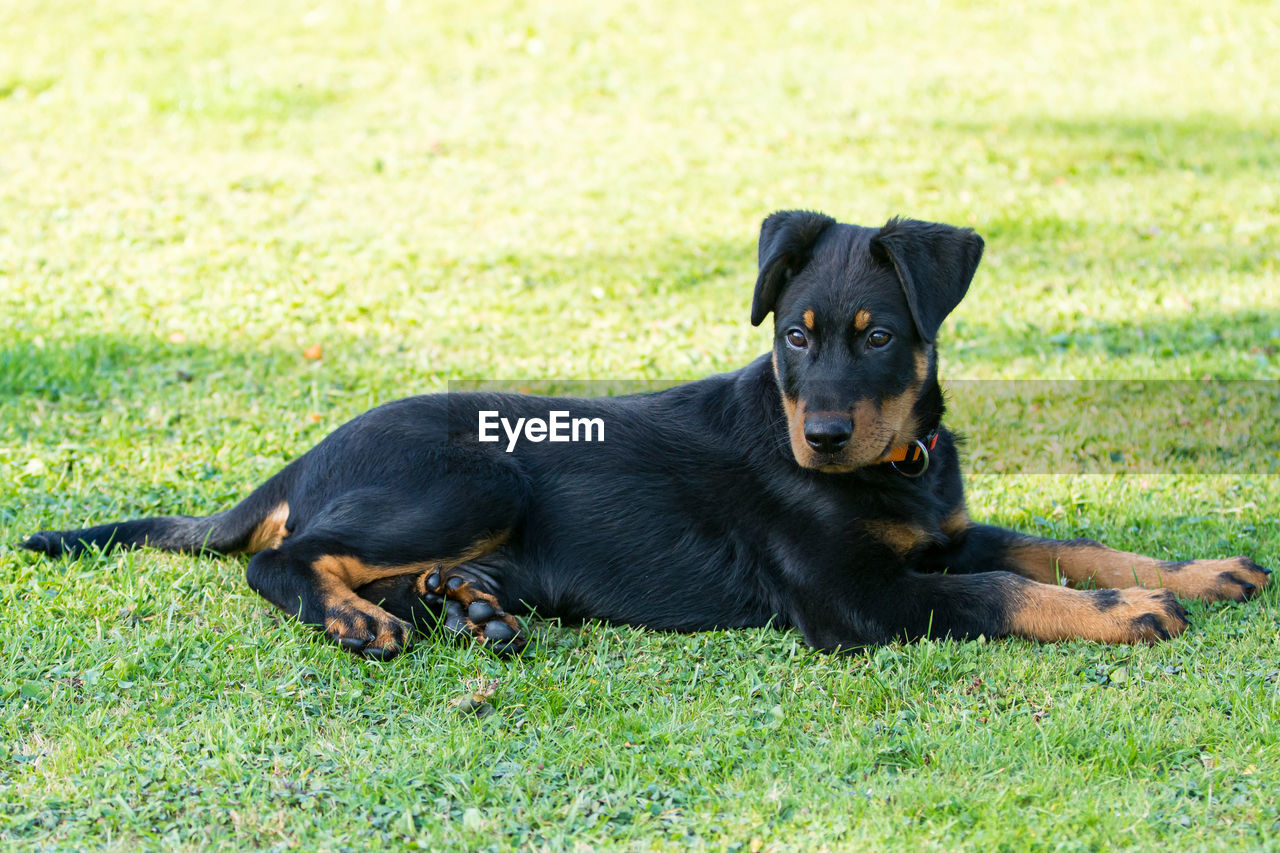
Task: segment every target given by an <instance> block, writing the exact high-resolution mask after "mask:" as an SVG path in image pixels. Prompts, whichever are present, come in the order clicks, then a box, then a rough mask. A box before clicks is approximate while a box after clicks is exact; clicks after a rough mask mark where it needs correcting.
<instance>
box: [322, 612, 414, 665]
mask: <svg viewBox="0 0 1280 853" xmlns="http://www.w3.org/2000/svg"><path fill="white" fill-rule="evenodd" d="M324 633H325V636H326V637H328V638H329V639H330V640H332V641H334V642H335V643H337V644H338V645H340V646H342V648H344V649H346V650H347V651H349V652H351V653H352V654H355V655H358V656H360V657H366V658H372V659H374V660H391V658H393V657H395V656H396V655H398V654H400V653H401V652H403V651H404V650H405V649H407V648H408V647H409V643H410V640H411V638H412V637H413V626H412V625H410V624H409V623H408V622H405V621H403V620H402V619H397V618H396V617H394V616H392V615H391V614H390V613H388V612H387V611H385V610H383V609H382V608H381V607H378V606H376V605H373V604H369V603H368V602H364V601H360V600H352V601H346V602H343V603H341V604H335V605H333V606H330V607H329V608H327V609H326V610H325V614H324Z"/></svg>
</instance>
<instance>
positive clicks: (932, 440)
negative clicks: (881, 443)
mask: <svg viewBox="0 0 1280 853" xmlns="http://www.w3.org/2000/svg"><path fill="white" fill-rule="evenodd" d="M937 446H938V431H937V430H936V429H935V430H934V431H933V432H931V433H929V434H928V435H926V436H925V437H924V438H923V439H922V440H920V441H913V442H911V443H910V444H903V445H900V446H898V447H895V448H894V449H893V450H891V451H889V454H888V455H887V456H885V457H884V458H882V459H881V460H880V461H881V462H910V463H913V464H914V463H916V462H919V461H921V460H922V459H925V460H927V459H928V458H929V451H930V450H933V449H934V448H935V447H937ZM925 464H926V465H927V464H928V463H927V462H926V463H925ZM895 467H896V466H895ZM920 473H924V471H923V469H922V470H921V472H920Z"/></svg>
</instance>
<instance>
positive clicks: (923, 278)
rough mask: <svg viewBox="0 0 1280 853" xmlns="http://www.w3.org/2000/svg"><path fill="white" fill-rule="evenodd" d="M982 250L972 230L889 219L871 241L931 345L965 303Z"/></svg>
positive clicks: (980, 239)
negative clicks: (893, 272)
mask: <svg viewBox="0 0 1280 853" xmlns="http://www.w3.org/2000/svg"><path fill="white" fill-rule="evenodd" d="M982 247H983V243H982V238H981V237H979V236H978V235H977V234H975V233H974V232H973V229H971V228H956V227H954V226H952V225H942V224H939V223H936V222H920V221H919V220H916V219H898V218H894V219H890V220H889V221H888V222H887V223H886V224H885V226H884V227H883V228H881V229H880V231H879V232H877V233H876V235H875V236H874V237H872V238H871V255H872V257H874V258H876V259H877V260H879V261H880V262H881V263H887V264H890V265H892V266H893V269H894V271H895V272H897V274H898V281H900V282H901V283H902V290H903V292H904V293H906V295H907V306H908V307H909V308H910V309H911V319H913V320H915V323H916V330H917V331H918V332H919V333H920V337H921V338H923V339H924V340H925V341H926V342H928V343H932V342H933V338H934V336H935V335H936V334H937V333H938V327H939V326H941V325H942V321H943V320H945V319H946V317H947V315H948V314H950V313H951V312H952V311H953V310H954V309H955V307H956V306H957V305H959V304H960V300H961V299H964V295H965V293H966V292H967V291H968V290H969V282H971V281H973V274H974V273H975V272H976V271H977V269H978V261H980V260H982Z"/></svg>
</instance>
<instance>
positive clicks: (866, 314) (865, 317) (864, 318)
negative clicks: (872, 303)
mask: <svg viewBox="0 0 1280 853" xmlns="http://www.w3.org/2000/svg"><path fill="white" fill-rule="evenodd" d="M870 325H871V312H870V311H868V310H867V309H866V308H863V309H862V310H860V311H859V312H858V313H857V314H855V315H853V328H855V329H857V330H858V331H859V332H865V331H866V330H867V327H868V326H870Z"/></svg>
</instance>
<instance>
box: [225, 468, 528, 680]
mask: <svg viewBox="0 0 1280 853" xmlns="http://www.w3.org/2000/svg"><path fill="white" fill-rule="evenodd" d="M508 479H511V478H501V480H499V479H493V480H491V479H487V478H484V477H478V476H474V472H473V474H472V476H450V475H448V474H446V475H443V476H441V477H439V478H438V479H436V480H434V481H433V482H431V483H430V484H427V485H425V486H423V487H420V488H418V489H417V490H415V491H412V492H410V491H405V490H403V489H402V488H398V487H397V488H392V487H376V488H375V487H370V488H363V489H356V490H353V491H349V492H347V493H345V494H343V495H341V496H340V497H338V498H335V499H334V500H333V501H331V502H330V503H329V504H328V505H327V506H325V507H323V508H322V509H321V510H320V511H319V512H317V513H315V514H314V515H313V516H311V517H309V518H306V519H305V520H303V521H302V522H300V524H299V527H298V528H297V529H296V530H294V531H293V532H292V534H291V535H290V536H289V538H288V539H285V540H284V541H282V542H281V543H280V544H279V546H278V547H276V548H270V549H268V550H265V551H262V552H260V553H259V554H257V555H256V556H255V557H254V558H253V559H252V560H250V561H249V566H248V569H247V571H246V576H247V579H248V581H249V585H250V586H251V587H253V589H255V590H256V591H258V592H259V593H260V594H261V595H262V596H263V597H264V598H266V599H267V600H268V601H270V602H271V603H272V604H274V605H276V606H277V607H279V608H280V609H281V610H284V611H285V612H286V613H289V614H291V615H293V616H296V617H297V618H298V619H299V620H300V621H302V622H304V623H307V624H310V625H315V626H317V627H320V628H322V629H323V630H324V631H325V633H326V635H327V636H329V638H330V639H332V640H334V641H335V642H337V643H338V644H339V645H341V646H343V647H344V648H346V649H348V650H350V651H353V652H356V653H358V654H363V655H365V656H368V657H377V658H384V659H385V658H390V657H393V656H395V655H396V654H398V653H399V652H400V651H401V650H403V649H404V648H405V647H406V646H407V645H408V643H409V640H410V637H411V635H412V626H411V624H410V622H409V621H406V619H405V618H401V616H398V615H396V614H395V613H393V612H390V611H389V610H388V609H387V608H384V607H382V606H380V605H379V604H378V603H377V602H378V601H379V600H389V598H388V596H387V595H385V594H383V593H385V592H386V591H388V590H389V591H391V592H395V591H396V590H397V589H399V587H398V586H397V585H396V584H390V585H388V584H387V582H388V580H389V579H396V578H402V577H403V578H422V595H420V596H419V607H425V606H427V605H429V604H430V603H431V598H430V597H429V596H428V595H427V593H428V592H430V593H431V594H432V595H435V596H438V597H439V598H441V599H449V602H450V603H446V605H445V606H446V607H450V606H453V605H452V603H453V602H456V603H458V604H460V605H461V606H463V607H464V608H466V609H467V615H468V617H470V616H471V614H470V609H471V608H472V607H475V608H476V615H475V616H474V618H471V619H470V621H471V624H473V625H475V626H477V627H479V628H480V629H481V630H480V631H479V633H478V635H477V636H478V638H480V639H482V640H484V641H487V642H492V643H494V644H495V645H497V644H499V643H500V642H505V641H509V640H511V639H513V638H514V636H515V633H516V632H515V631H514V620H510V617H506V614H505V613H503V612H502V608H501V607H500V605H499V604H498V601H497V599H496V598H495V597H494V595H493V593H492V592H484V591H481V590H472V589H469V588H468V587H467V584H466V581H467V578H465V577H463V579H462V581H460V582H459V583H457V584H455V585H454V587H453V588H450V587H449V586H448V583H449V582H450V581H451V579H452V575H451V574H450V573H451V572H455V571H457V570H459V569H460V567H462V566H464V564H467V563H468V562H470V561H473V560H477V559H479V558H482V557H484V556H485V555H487V554H489V553H491V552H492V551H494V550H495V549H496V548H498V547H500V546H501V545H502V544H503V543H504V542H505V541H506V540H507V538H508V537H509V536H510V535H511V532H512V530H513V529H514V528H515V527H516V525H517V524H518V523H519V521H520V519H521V517H522V515H523V511H524V498H523V490H522V489H521V488H519V486H518V484H516V483H513V482H503V481H502V480H508ZM433 573H434V574H435V575H436V576H437V582H439V581H443V586H442V588H436V589H432V590H428V589H427V588H426V581H427V579H429V578H430V576H431V575H432V574H433ZM379 584H381V585H383V586H384V587H385V589H382V590H380V589H379V587H378V585H379ZM499 584H500V578H499V579H496V581H495V583H494V584H492V585H494V586H497V585H499ZM370 587H372V588H371V589H370ZM415 588H416V587H415ZM361 589H366V590H367V591H366V594H360V593H358V592H357V590H361ZM404 598H405V596H404V595H403V594H397V595H396V596H395V600H396V602H397V603H400V602H402V601H403V599H404ZM475 602H481V603H483V604H488V605H489V606H490V607H492V608H493V610H494V611H495V614H501V616H498V617H497V618H496V619H495V617H494V615H491V614H486V613H484V611H483V607H476V604H475ZM398 609H401V610H403V608H398ZM410 611H411V612H409V613H406V614H403V615H405V616H408V617H409V619H410V620H412V619H413V618H415V616H416V614H415V613H413V612H412V608H410ZM482 617H487V618H482ZM503 617H506V618H505V619H504V618H503ZM507 620H510V621H507ZM498 625H501V626H502V627H501V628H499V627H498ZM507 631H510V635H507V634H506V632H507Z"/></svg>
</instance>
